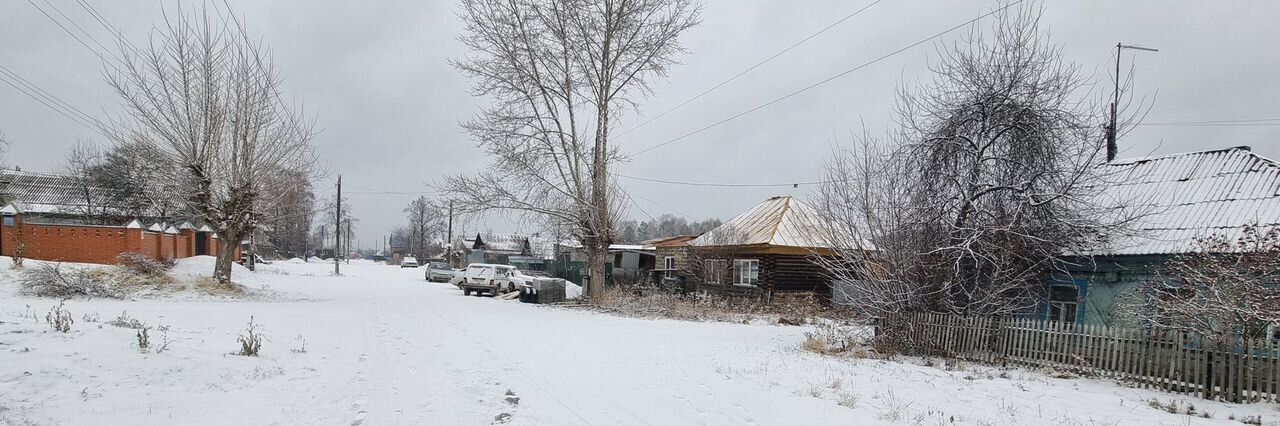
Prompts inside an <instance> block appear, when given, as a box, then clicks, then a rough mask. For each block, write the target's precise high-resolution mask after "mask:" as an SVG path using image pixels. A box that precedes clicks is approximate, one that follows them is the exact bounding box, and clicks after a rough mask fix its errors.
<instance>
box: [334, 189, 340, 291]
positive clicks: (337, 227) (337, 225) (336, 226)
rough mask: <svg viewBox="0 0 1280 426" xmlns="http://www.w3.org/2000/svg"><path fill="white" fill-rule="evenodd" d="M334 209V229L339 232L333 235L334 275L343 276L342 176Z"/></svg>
mask: <svg viewBox="0 0 1280 426" xmlns="http://www.w3.org/2000/svg"><path fill="white" fill-rule="evenodd" d="M334 208H335V209H336V210H335V211H334V214H333V216H334V218H335V219H336V220H335V221H334V224H333V229H334V231H337V232H334V233H333V274H334V275H342V270H341V269H340V268H341V267H340V266H338V251H339V250H342V175H338V198H337V202H335V203H334Z"/></svg>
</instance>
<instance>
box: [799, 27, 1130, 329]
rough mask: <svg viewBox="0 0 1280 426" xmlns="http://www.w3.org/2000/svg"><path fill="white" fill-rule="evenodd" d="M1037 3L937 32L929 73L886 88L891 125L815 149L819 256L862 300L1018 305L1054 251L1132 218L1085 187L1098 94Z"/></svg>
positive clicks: (944, 307)
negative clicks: (953, 39) (895, 124)
mask: <svg viewBox="0 0 1280 426" xmlns="http://www.w3.org/2000/svg"><path fill="white" fill-rule="evenodd" d="M1039 12H1040V11H1039V8H1038V7H1037V6H1020V7H1017V8H1007V9H1004V10H1003V11H1001V12H1000V13H997V14H996V15H995V16H996V22H995V24H994V25H993V28H992V30H991V31H990V32H982V31H980V30H976V29H975V30H973V31H971V32H970V34H969V35H968V36H967V37H965V38H964V39H962V40H961V41H960V42H959V43H955V44H950V45H943V46H941V47H940V49H939V50H940V52H941V56H942V57H941V59H940V61H939V62H938V63H937V64H935V65H933V66H932V67H931V68H932V71H933V75H934V78H933V79H932V81H930V82H928V83H927V84H922V85H920V86H919V87H909V88H905V89H902V90H900V92H899V93H900V94H899V99H898V105H897V106H898V108H897V116H898V121H899V126H900V128H899V129H897V130H895V131H892V132H890V133H889V135H888V136H887V137H886V138H884V139H880V140H877V139H875V138H870V137H863V138H862V139H861V143H860V146H858V147H856V148H852V149H848V150H846V151H843V152H841V153H838V155H837V156H836V158H835V159H833V160H831V161H830V162H829V163H828V165H827V169H828V179H827V181H829V183H827V184H825V185H824V186H823V187H822V189H821V195H822V197H821V198H822V201H821V202H820V208H819V210H821V211H823V212H824V214H825V215H826V216H827V217H826V219H827V221H828V222H830V223H831V224H830V225H828V226H829V228H830V229H828V233H829V234H830V235H829V236H828V238H829V239H830V240H831V244H830V245H831V246H832V247H837V248H838V250H837V251H838V254H839V256H837V257H836V258H835V259H834V260H831V261H828V262H827V263H828V269H829V270H831V272H832V273H833V275H834V276H835V277H836V280H835V281H836V283H837V287H838V288H837V291H838V292H840V293H843V294H840V296H843V297H847V298H848V299H849V300H850V302H851V303H853V304H854V305H855V306H857V307H858V308H863V311H864V312H866V313H868V314H871V315H876V314H879V313H885V312H892V311H896V310H929V311H939V312H955V313H982V314H997V315H1000V314H1014V313H1022V312H1026V311H1028V310H1031V309H1033V308H1034V307H1035V305H1036V304H1037V303H1038V302H1039V301H1040V300H1041V299H1042V296H1043V294H1044V285H1045V283H1046V282H1047V280H1048V279H1049V277H1050V276H1051V275H1052V274H1054V273H1055V272H1059V271H1062V270H1063V269H1062V268H1061V266H1063V265H1062V264H1061V261H1060V259H1061V256H1062V255H1064V254H1072V253H1088V252H1090V251H1091V250H1093V249H1094V248H1096V247H1098V246H1100V245H1102V244H1105V243H1106V237H1107V236H1108V235H1113V234H1116V233H1118V232H1123V228H1124V225H1125V224H1127V223H1128V222H1129V221H1130V220H1132V216H1131V212H1127V211H1125V210H1124V208H1123V207H1124V206H1123V205H1104V204H1102V203H1099V200H1098V199H1097V198H1096V197H1095V193H1096V192H1097V191H1098V190H1099V188H1100V187H1101V186H1102V185H1104V184H1105V182H1104V181H1103V180H1104V178H1105V177H1104V176H1101V175H1100V174H1099V172H1098V167H1097V166H1098V165H1099V164H1101V163H1102V162H1104V161H1106V158H1105V138H1104V136H1105V134H1104V123H1105V119H1104V117H1105V116H1104V114H1103V112H1104V111H1106V110H1105V108H1103V107H1102V103H1101V102H1099V101H1098V99H1097V98H1099V96H1098V95H1097V94H1095V93H1093V92H1092V91H1091V87H1092V86H1091V85H1090V83H1091V82H1090V80H1089V79H1088V78H1087V77H1086V76H1084V75H1082V74H1081V72H1080V71H1079V68H1078V67H1077V66H1075V65H1073V64H1071V63H1069V62H1067V61H1065V60H1063V58H1062V52H1061V49H1060V47H1058V46H1056V45H1053V44H1050V43H1049V41H1048V39H1049V36H1048V32H1047V31H1045V30H1044V29H1042V28H1041V27H1040V24H1039Z"/></svg>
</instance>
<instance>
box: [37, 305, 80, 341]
mask: <svg viewBox="0 0 1280 426" xmlns="http://www.w3.org/2000/svg"><path fill="white" fill-rule="evenodd" d="M66 303H67V301H66V300H62V301H59V302H58V306H54V307H53V308H51V309H49V313H47V314H45V315H44V320H45V322H48V323H49V325H50V326H52V327H53V330H54V331H58V332H62V333H66V332H69V331H71V324H74V323H75V320H73V319H71V312H69V311H67V308H66Z"/></svg>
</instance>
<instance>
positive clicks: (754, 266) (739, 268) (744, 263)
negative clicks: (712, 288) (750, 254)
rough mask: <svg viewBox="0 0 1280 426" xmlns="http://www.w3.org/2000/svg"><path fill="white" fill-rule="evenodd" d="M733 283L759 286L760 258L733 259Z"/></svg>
mask: <svg viewBox="0 0 1280 426" xmlns="http://www.w3.org/2000/svg"><path fill="white" fill-rule="evenodd" d="M733 285H737V286H743V287H758V286H759V285H760V259H733Z"/></svg>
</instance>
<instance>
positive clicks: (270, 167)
mask: <svg viewBox="0 0 1280 426" xmlns="http://www.w3.org/2000/svg"><path fill="white" fill-rule="evenodd" d="M230 19H232V20H233V21H232V22H228V21H226V20H220V19H217V18H212V17H211V16H210V12H209V11H207V10H201V11H197V12H194V13H184V12H183V11H181V10H179V11H178V13H177V14H176V16H166V19H165V22H164V25H163V26H161V27H160V28H159V29H157V30H155V32H154V33H153V34H152V37H151V40H150V43H148V44H147V45H146V46H144V47H143V48H141V49H138V50H134V49H131V48H127V46H126V47H122V49H121V54H122V55H121V56H122V57H123V62H124V64H123V66H122V67H121V68H120V69H119V70H115V69H114V68H113V69H110V70H107V74H108V82H109V83H110V84H111V86H112V88H114V89H115V91H116V93H117V94H119V95H120V97H121V99H122V100H123V104H124V107H125V109H126V114H125V115H124V116H123V117H121V118H120V119H119V120H118V122H117V123H116V124H117V127H118V129H114V131H113V137H115V138H117V139H118V140H117V142H119V143H143V144H147V145H149V146H150V147H151V148H152V149H154V150H156V151H157V152H161V153H163V154H164V157H165V160H167V161H168V162H170V163H172V164H174V165H176V166H177V167H178V168H179V169H180V171H181V173H177V174H175V176H176V178H175V179H177V180H179V183H180V185H179V186H178V188H179V190H180V191H181V192H182V193H183V195H184V196H185V197H184V198H185V202H186V203H187V204H188V207H189V208H190V210H191V211H192V212H193V213H194V214H195V215H196V216H197V217H198V218H199V219H200V220H202V221H204V222H205V223H206V224H208V225H209V226H210V227H212V228H213V229H214V231H215V232H217V234H218V236H219V238H218V242H219V244H220V247H219V250H218V257H217V263H216V266H215V268H214V271H213V277H214V278H215V279H217V280H218V282H219V283H222V284H229V283H231V263H232V262H233V260H234V254H235V251H236V248H237V247H238V246H239V244H240V241H241V239H243V238H244V237H246V236H248V235H249V233H250V232H252V231H253V229H254V228H255V227H256V226H257V224H258V221H259V216H260V215H261V214H262V212H263V211H264V209H266V208H267V207H268V205H269V203H271V202H273V197H270V196H267V195H266V194H267V193H268V192H269V191H278V190H283V189H282V188H267V185H268V184H269V183H277V184H278V183H280V182H288V181H289V180H288V179H280V178H276V177H275V176H273V175H274V174H279V173H285V172H287V171H294V172H302V173H304V174H309V173H311V172H312V170H313V166H314V163H315V155H314V151H313V149H312V147H311V145H310V141H311V137H312V134H313V133H312V130H311V129H312V123H311V122H309V121H307V120H306V119H304V118H303V116H302V115H301V114H300V113H299V112H298V111H297V110H296V109H295V108H292V107H290V106H288V105H286V104H284V102H283V101H281V99H280V93H279V90H280V83H281V81H282V77H281V76H280V74H279V73H278V72H277V71H276V70H275V68H273V66H272V62H271V54H270V52H269V51H268V50H267V49H266V47H265V46H263V45H261V44H259V43H255V42H253V41H251V40H250V39H249V38H248V36H247V35H246V32H245V28H244V27H243V25H242V24H241V23H240V22H239V21H238V20H236V19H235V17H234V16H232V17H231V18H230Z"/></svg>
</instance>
